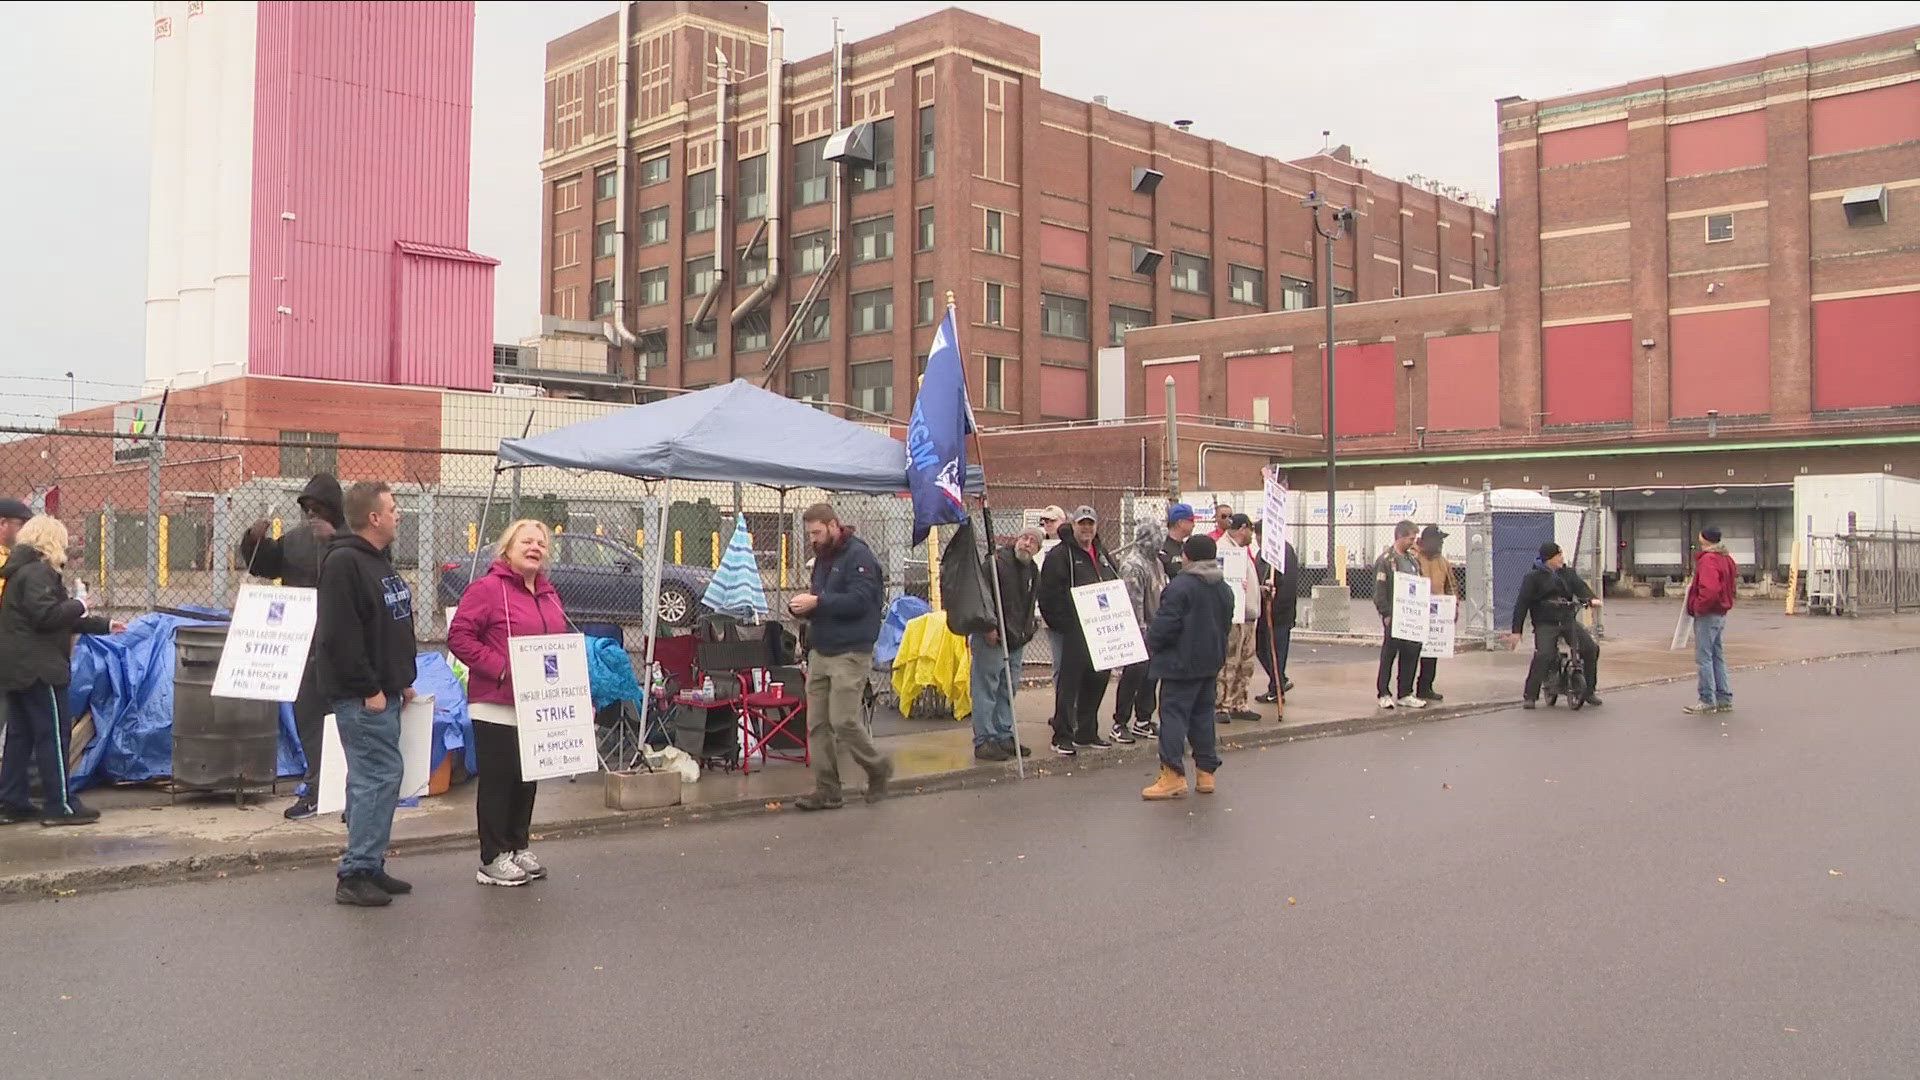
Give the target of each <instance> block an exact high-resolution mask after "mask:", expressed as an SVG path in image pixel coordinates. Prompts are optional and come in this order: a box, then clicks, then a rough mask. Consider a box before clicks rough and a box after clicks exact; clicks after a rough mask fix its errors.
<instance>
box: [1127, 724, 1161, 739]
mask: <svg viewBox="0 0 1920 1080" xmlns="http://www.w3.org/2000/svg"><path fill="white" fill-rule="evenodd" d="M1132 731H1133V733H1134V735H1136V736H1137V737H1139V738H1142V739H1157V738H1159V737H1160V729H1159V727H1157V726H1155V724H1154V722H1153V721H1151V720H1135V721H1134V722H1133V728H1132Z"/></svg>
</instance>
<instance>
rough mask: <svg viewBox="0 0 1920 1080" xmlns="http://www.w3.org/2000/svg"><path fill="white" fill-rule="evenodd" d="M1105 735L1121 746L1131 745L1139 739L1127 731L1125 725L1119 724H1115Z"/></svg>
mask: <svg viewBox="0 0 1920 1080" xmlns="http://www.w3.org/2000/svg"><path fill="white" fill-rule="evenodd" d="M1107 737H1108V738H1110V739H1112V740H1113V741H1114V742H1117V743H1119V744H1120V745H1121V746H1132V745H1134V744H1135V743H1137V742H1139V741H1140V740H1139V739H1136V738H1134V737H1133V732H1131V731H1128V730H1127V729H1126V727H1125V726H1123V725H1120V724H1115V725H1114V728H1113V730H1112V731H1110V732H1108V733H1107Z"/></svg>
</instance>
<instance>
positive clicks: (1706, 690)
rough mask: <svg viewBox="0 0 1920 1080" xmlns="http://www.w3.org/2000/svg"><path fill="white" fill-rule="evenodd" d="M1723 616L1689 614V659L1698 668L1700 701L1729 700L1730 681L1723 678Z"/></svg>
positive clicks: (1725, 648) (1709, 702)
mask: <svg viewBox="0 0 1920 1080" xmlns="http://www.w3.org/2000/svg"><path fill="white" fill-rule="evenodd" d="M1726 633H1727V617H1726V616H1725V615H1695V616H1694V617H1693V662H1694V665H1695V666H1696V667H1698V668H1699V669H1700V701H1701V702H1702V703H1703V704H1707V705H1731V704H1733V683H1732V682H1731V681H1730V680H1728V678H1727V641H1726Z"/></svg>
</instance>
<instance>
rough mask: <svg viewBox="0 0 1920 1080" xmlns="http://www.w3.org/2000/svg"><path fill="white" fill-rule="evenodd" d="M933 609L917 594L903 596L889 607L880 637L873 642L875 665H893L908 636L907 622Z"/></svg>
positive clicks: (886, 666)
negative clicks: (902, 643)
mask: <svg viewBox="0 0 1920 1080" xmlns="http://www.w3.org/2000/svg"><path fill="white" fill-rule="evenodd" d="M932 610H933V605H932V604H929V603H927V602H926V601H925V600H922V599H920V598H919V597H917V596H902V597H901V598H899V599H898V600H895V601H894V602H893V603H892V604H890V605H888V607H887V617H886V620H885V621H883V622H882V623H881V624H880V638H879V640H878V641H875V642H874V643H873V665H874V666H875V667H880V668H889V667H892V666H893V660H894V657H896V656H899V655H900V642H901V641H902V640H904V639H905V638H906V636H907V624H908V623H910V622H912V621H913V620H915V619H917V618H919V617H920V616H922V615H925V614H926V613H927V612H929V611H932Z"/></svg>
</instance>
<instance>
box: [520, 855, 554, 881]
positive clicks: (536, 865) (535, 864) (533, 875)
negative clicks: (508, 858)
mask: <svg viewBox="0 0 1920 1080" xmlns="http://www.w3.org/2000/svg"><path fill="white" fill-rule="evenodd" d="M512 858H513V865H515V866H517V867H519V868H520V869H522V870H525V871H526V872H527V878H528V879H529V880H532V881H539V880H540V879H541V878H543V877H546V876H547V868H546V867H544V866H542V865H540V860H539V859H536V858H534V857H533V852H531V851H516V852H514V853H513V854H512Z"/></svg>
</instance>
